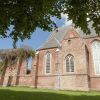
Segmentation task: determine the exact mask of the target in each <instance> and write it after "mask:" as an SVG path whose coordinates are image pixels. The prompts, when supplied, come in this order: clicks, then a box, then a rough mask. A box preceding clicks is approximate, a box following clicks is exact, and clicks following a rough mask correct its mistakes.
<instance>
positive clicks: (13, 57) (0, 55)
mask: <svg viewBox="0 0 100 100" xmlns="http://www.w3.org/2000/svg"><path fill="white" fill-rule="evenodd" d="M34 56H35V51H34V50H32V49H28V48H27V49H25V48H18V49H12V50H7V51H1V52H0V59H1V61H0V73H1V74H2V73H3V71H4V69H5V67H7V66H10V67H12V66H13V65H15V64H16V63H17V61H18V60H19V61H23V60H25V59H27V58H29V57H34Z"/></svg>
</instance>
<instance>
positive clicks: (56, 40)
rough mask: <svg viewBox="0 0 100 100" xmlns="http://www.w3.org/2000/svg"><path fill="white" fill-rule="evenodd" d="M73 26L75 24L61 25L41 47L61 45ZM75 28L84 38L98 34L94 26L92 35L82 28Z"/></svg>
mask: <svg viewBox="0 0 100 100" xmlns="http://www.w3.org/2000/svg"><path fill="white" fill-rule="evenodd" d="M71 28H73V26H72V25H69V26H64V27H60V28H58V29H57V30H55V31H53V32H52V33H51V35H50V36H49V38H48V39H47V41H46V42H45V43H44V44H43V45H42V46H41V47H40V48H39V49H47V48H53V47H59V46H60V43H61V41H62V40H63V38H64V36H65V35H66V34H67V31H68V30H69V29H71ZM75 30H76V32H77V33H78V34H79V35H80V36H81V37H82V38H90V37H95V36H97V34H96V32H95V31H94V29H92V28H91V34H90V35H86V34H84V32H83V31H82V30H81V29H80V28H77V29H75Z"/></svg>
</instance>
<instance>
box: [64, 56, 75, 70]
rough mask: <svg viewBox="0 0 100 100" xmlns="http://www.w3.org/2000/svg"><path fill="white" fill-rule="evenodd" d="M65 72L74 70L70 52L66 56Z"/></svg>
mask: <svg viewBox="0 0 100 100" xmlns="http://www.w3.org/2000/svg"><path fill="white" fill-rule="evenodd" d="M66 72H74V57H73V55H71V54H69V55H67V56H66Z"/></svg>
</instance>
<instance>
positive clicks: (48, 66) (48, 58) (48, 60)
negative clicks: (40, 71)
mask: <svg viewBox="0 0 100 100" xmlns="http://www.w3.org/2000/svg"><path fill="white" fill-rule="evenodd" d="M50 70H51V54H50V52H47V54H46V60H45V72H46V73H47V74H48V73H50Z"/></svg>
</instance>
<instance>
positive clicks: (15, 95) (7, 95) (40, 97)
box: [0, 89, 100, 100]
mask: <svg viewBox="0 0 100 100" xmlns="http://www.w3.org/2000/svg"><path fill="white" fill-rule="evenodd" d="M0 100H100V96H99V95H95V96H94V95H93V96H92V95H91V96H87V95H69V94H58V93H52V92H39V91H38V92H37V91H32V92H24V91H13V90H8V89H7V90H6V89H4V90H3V89H1V90H0Z"/></svg>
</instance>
